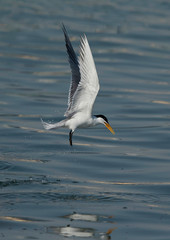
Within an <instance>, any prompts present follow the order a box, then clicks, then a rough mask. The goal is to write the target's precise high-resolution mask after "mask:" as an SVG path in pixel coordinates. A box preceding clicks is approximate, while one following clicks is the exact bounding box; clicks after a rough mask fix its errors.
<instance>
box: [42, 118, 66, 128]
mask: <svg viewBox="0 0 170 240" xmlns="http://www.w3.org/2000/svg"><path fill="white" fill-rule="evenodd" d="M41 123H42V125H43V127H44V128H45V129H46V130H50V129H55V128H60V127H64V126H65V120H62V121H60V122H58V123H47V122H44V121H43V120H42V118H41Z"/></svg>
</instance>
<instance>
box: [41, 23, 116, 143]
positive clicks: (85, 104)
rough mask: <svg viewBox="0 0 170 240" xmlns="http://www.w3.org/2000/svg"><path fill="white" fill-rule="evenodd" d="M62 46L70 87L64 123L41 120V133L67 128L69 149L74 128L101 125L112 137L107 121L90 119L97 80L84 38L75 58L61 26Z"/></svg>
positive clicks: (102, 118)
mask: <svg viewBox="0 0 170 240" xmlns="http://www.w3.org/2000/svg"><path fill="white" fill-rule="evenodd" d="M62 30H63V33H64V37H65V45H66V49H67V54H68V60H69V64H70V68H71V73H72V77H71V84H70V89H69V94H68V107H67V110H66V112H65V114H64V116H65V119H64V120H62V121H60V122H57V123H47V122H44V121H43V120H42V119H41V122H42V124H43V126H44V128H45V129H47V130H50V129H57V128H61V127H64V128H68V129H69V130H70V132H69V142H70V145H71V146H72V136H73V133H74V131H75V130H76V129H77V128H87V127H93V126H96V125H98V124H104V125H105V126H106V127H107V128H108V129H109V130H110V132H111V133H113V134H115V132H114V130H113V129H112V127H111V126H110V124H109V122H108V119H107V118H106V117H105V116H104V115H102V114H98V115H92V108H93V104H94V101H95V99H96V96H97V94H98V91H99V88H100V86H99V79H98V75H97V71H96V67H95V63H94V59H93V56H92V53H91V49H90V46H89V43H88V40H87V37H86V35H85V34H84V35H83V36H82V37H81V39H80V48H79V56H78V57H77V56H76V54H75V51H74V49H73V47H72V44H71V41H70V39H69V36H68V33H67V30H66V28H65V26H64V25H63V26H62Z"/></svg>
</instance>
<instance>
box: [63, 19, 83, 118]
mask: <svg viewBox="0 0 170 240" xmlns="http://www.w3.org/2000/svg"><path fill="white" fill-rule="evenodd" d="M62 29H63V33H64V37H65V43H66V49H67V53H68V57H69V58H68V59H69V63H70V67H71V72H72V78H71V84H70V90H69V95H68V108H67V110H66V112H65V114H64V116H67V115H68V112H69V110H70V108H71V103H72V100H73V96H74V93H75V91H76V89H77V86H78V84H79V82H80V69H79V62H78V59H77V56H76V54H75V52H74V49H73V47H72V44H71V42H70V39H69V36H68V34H67V30H66V28H65V26H64V24H63V25H62Z"/></svg>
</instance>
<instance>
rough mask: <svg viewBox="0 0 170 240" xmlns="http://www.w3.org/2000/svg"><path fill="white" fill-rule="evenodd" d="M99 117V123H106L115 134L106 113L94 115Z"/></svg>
mask: <svg viewBox="0 0 170 240" xmlns="http://www.w3.org/2000/svg"><path fill="white" fill-rule="evenodd" d="M94 116H95V117H96V118H97V123H101V124H104V125H105V126H106V127H107V128H108V129H109V131H111V133H113V134H115V132H114V130H113V129H112V127H111V126H110V124H109V122H108V119H107V117H105V116H104V115H94Z"/></svg>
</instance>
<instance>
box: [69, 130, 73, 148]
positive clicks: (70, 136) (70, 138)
mask: <svg viewBox="0 0 170 240" xmlns="http://www.w3.org/2000/svg"><path fill="white" fill-rule="evenodd" d="M72 135H73V131H72V130H71V131H70V133H69V141H70V146H72V145H73V144H72Z"/></svg>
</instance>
